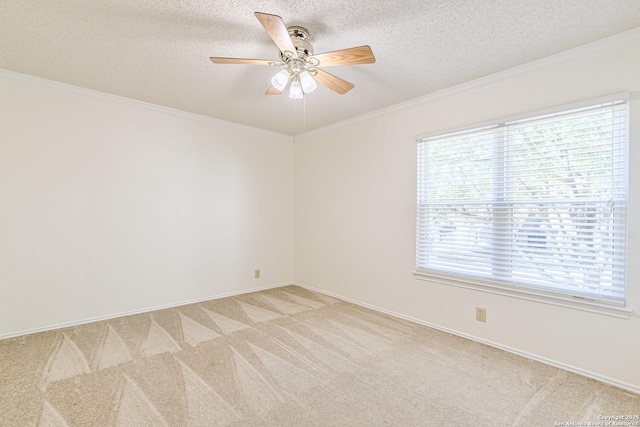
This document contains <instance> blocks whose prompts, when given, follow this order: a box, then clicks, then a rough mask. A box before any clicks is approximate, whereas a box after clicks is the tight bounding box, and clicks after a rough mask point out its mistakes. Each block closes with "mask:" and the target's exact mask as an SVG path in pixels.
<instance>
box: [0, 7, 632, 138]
mask: <svg viewBox="0 0 640 427" xmlns="http://www.w3.org/2000/svg"><path fill="white" fill-rule="evenodd" d="M254 11H260V12H266V13H272V14H277V15H280V16H281V17H282V18H283V19H284V21H285V23H286V24H287V25H302V26H304V27H306V28H307V29H308V30H309V31H310V33H311V35H310V42H311V43H312V44H313V46H314V49H315V52H316V53H321V52H326V51H331V50H337V49H344V48H348V47H353V46H360V45H363V44H368V45H370V46H371V48H372V49H373V52H374V54H375V56H376V59H377V62H376V63H375V64H368V65H354V66H341V67H332V68H331V69H329V70H328V71H330V72H331V73H333V74H335V75H337V76H339V77H341V78H343V79H345V80H348V81H350V82H352V83H354V84H355V89H353V90H352V91H351V92H348V93H347V94H345V95H342V96H341V95H338V94H336V93H334V92H332V91H330V90H329V89H327V88H325V87H320V88H319V89H318V90H317V91H315V92H314V93H312V94H310V95H309V96H308V97H307V99H306V102H305V103H306V105H305V106H304V107H305V108H306V120H303V117H302V110H303V103H302V102H301V101H298V102H297V103H296V122H295V124H294V121H293V119H294V103H293V101H292V100H290V99H288V98H287V96H286V95H282V96H265V95H264V92H265V91H266V89H267V88H268V87H269V79H270V77H271V76H272V75H273V74H275V72H276V71H277V69H276V68H274V67H269V66H249V65H214V64H212V63H211V62H210V61H209V57H210V56H234V57H245V58H260V59H277V57H278V50H277V48H276V47H275V45H274V44H273V42H272V41H271V39H270V38H269V36H268V35H267V34H266V32H265V31H264V29H263V27H262V26H261V25H260V23H259V22H258V20H257V19H256V18H255V17H254V15H253V12H254ZM635 27H640V1H638V0H615V1H612V0H563V1H558V0H396V1H387V0H351V1H339V0H291V1H286V2H285V1H276V0H266V1H250V0H226V1H214V0H209V1H205V0H165V1H162V0H108V1H106V0H40V1H38V0H0V68H3V69H6V70H11V71H16V72H19V73H25V74H30V75H34V76H38V77H43V78H46V79H51V80H56V81H59V82H64V83H69V84H72V85H76V86H81V87H86V88H90V89H95V90H98V91H102V92H106V93H110V94H115V95H120V96H124V97H127V98H133V99H137V100H141V101H146V102H150V103H153V104H158V105H163V106H167V107H171V108H175V109H179V110H183V111H188V112H192V113H197V114H202V115H205V116H210V117H214V118H217V119H222V120H228V121H232V122H236V123H241V124H245V125H249V126H255V127H258V128H262V129H267V130H272V131H276V132H281V133H285V134H299V133H301V132H303V130H307V131H309V130H313V129H316V128H319V127H322V126H326V125H329V124H332V123H335V122H339V121H342V120H345V119H348V118H351V117H355V116H358V115H361V114H365V113H368V112H371V111H374V110H378V109H380V108H384V107H387V106H390V105H393V104H397V103H400V102H403V101H407V100H410V99H413V98H416V97H419V96H423V95H426V94H429V93H432V92H435V91H438V90H440V89H444V88H447V87H450V86H453V85H456V84H458V83H462V82H465V81H468V80H472V79H475V78H478V77H482V76H485V75H488V74H492V73H495V72H497V71H501V70H504V69H507V68H511V67H514V66H516V65H520V64H523V63H526V62H530V61H532V60H535V59H538V58H542V57H545V56H548V55H551V54H554V53H557V52H561V51H564V50H568V49H570V48H573V47H577V46H580V45H583V44H586V43H589V42H592V41H595V40H598V39H601V38H604V37H607V36H610V35H614V34H617V33H621V32H624V31H626V30H629V29H632V28H635Z"/></svg>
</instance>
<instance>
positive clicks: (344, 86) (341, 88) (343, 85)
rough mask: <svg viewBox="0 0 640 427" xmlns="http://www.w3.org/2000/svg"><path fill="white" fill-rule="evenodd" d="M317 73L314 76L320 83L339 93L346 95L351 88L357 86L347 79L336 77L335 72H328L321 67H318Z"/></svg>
mask: <svg viewBox="0 0 640 427" xmlns="http://www.w3.org/2000/svg"><path fill="white" fill-rule="evenodd" d="M316 71H317V74H316V75H315V76H314V77H313V78H314V79H316V81H317V82H318V83H320V84H323V85H325V86H326V87H328V88H329V89H331V90H332V91H334V92H336V93H339V94H340V95H344V94H345V93H347V92H349V91H350V90H351V89H353V88H354V87H355V85H353V84H352V83H349V82H348V81H346V80H342V79H341V78H340V77H336V76H334V75H333V74H330V73H327V72H326V71H322V70H321V69H319V68H316Z"/></svg>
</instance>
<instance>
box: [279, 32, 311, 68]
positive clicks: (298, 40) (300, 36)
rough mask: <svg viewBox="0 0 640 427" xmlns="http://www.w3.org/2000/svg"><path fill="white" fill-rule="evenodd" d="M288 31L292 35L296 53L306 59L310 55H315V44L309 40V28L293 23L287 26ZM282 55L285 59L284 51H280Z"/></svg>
mask: <svg viewBox="0 0 640 427" xmlns="http://www.w3.org/2000/svg"><path fill="white" fill-rule="evenodd" d="M287 32H288V33H289V36H290V37H291V41H292V42H293V45H294V46H295V48H296V53H297V54H298V57H299V58H301V59H306V58H307V57H309V56H313V46H311V43H309V42H308V41H307V39H308V38H309V30H307V29H306V28H304V27H300V26H298V25H292V26H290V27H287ZM280 57H281V58H282V59H283V60H285V58H284V57H283V54H282V52H281V53H280Z"/></svg>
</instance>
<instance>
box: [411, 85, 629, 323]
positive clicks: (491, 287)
mask: <svg viewBox="0 0 640 427" xmlns="http://www.w3.org/2000/svg"><path fill="white" fill-rule="evenodd" d="M629 98H630V96H629V92H622V93H616V94H612V95H608V96H604V97H599V98H595V99H588V100H584V101H580V102H576V103H571V104H563V105H558V106H554V107H550V108H546V109H541V110H534V111H529V112H526V113H522V114H518V115H514V116H509V117H504V118H501V119H495V120H491V121H488V122H482V123H476V124H472V125H467V126H464V127H459V128H454V129H442V130H439V131H435V132H430V133H428V134H422V135H418V136H415V138H414V140H415V142H416V143H419V142H421V141H422V140H424V139H429V138H435V137H438V136H443V135H453V134H456V133H465V132H468V131H471V130H478V131H481V130H483V129H488V128H494V127H499V126H504V124H505V123H510V122H516V121H520V120H525V119H529V118H534V117H539V116H545V115H551V114H557V113H561V112H563V111H570V110H574V109H580V108H585V107H589V106H593V105H596V104H605V103H609V102H614V101H625V102H626V104H627V109H628V108H629V107H628V105H629ZM629 125H630V113H629V110H627V128H626V131H627V135H626V136H627V144H626V145H627V146H626V158H627V177H626V178H627V183H626V184H627V186H626V192H627V193H626V195H625V196H626V200H627V202H628V198H629V174H628V168H629V163H628V161H629V146H630V140H629ZM416 161H417V158H416ZM419 178H420V177H419V176H418V175H417V171H416V180H415V185H416V189H415V190H416V191H415V193H414V194H416V195H417V194H418V188H417V185H418V180H419ZM417 203H418V202H417V199H416V206H415V208H416V209H415V212H416V229H415V236H416V248H415V249H416V250H415V252H414V255H415V259H414V266H416V267H415V270H414V272H413V274H414V277H415V278H416V279H418V280H423V281H427V282H430V283H433V284H443V285H448V286H456V287H461V288H466V289H472V290H476V291H483V292H489V293H492V294H497V295H503V296H507V297H515V298H519V299H524V300H529V301H535V302H541V303H546V304H551V305H555V306H561V307H567V308H572V309H578V310H583V311H589V312H594V313H598V314H604V315H609V316H614V317H620V318H629V316H630V313H631V312H632V310H631V308H630V307H629V306H628V299H627V293H628V282H627V280H626V273H625V286H624V293H625V298H624V302H615V301H612V302H602V301H596V300H590V299H588V298H583V297H580V296H577V295H570V294H568V293H567V294H565V293H557V292H554V291H553V290H545V289H544V288H543V289H538V288H533V287H527V286H523V285H520V286H519V285H517V284H512V285H510V284H506V283H502V282H499V281H492V280H490V279H484V278H479V277H475V276H472V275H469V276H467V275H464V274H456V273H454V272H444V271H437V270H419V269H418V267H417V266H418V244H419V235H418V233H419V231H420V230H419V226H418V217H417V213H418V209H417V208H418V205H417ZM625 221H626V222H627V225H628V221H629V215H628V213H627V215H626V217H625ZM626 235H627V237H628V227H627V229H626ZM627 244H628V243H627ZM627 264H628V260H627V262H625V271H626V270H627Z"/></svg>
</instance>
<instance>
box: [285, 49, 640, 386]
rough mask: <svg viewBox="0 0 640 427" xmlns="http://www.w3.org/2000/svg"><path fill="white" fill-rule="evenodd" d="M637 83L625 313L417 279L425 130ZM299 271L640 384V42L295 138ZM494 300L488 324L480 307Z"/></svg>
mask: <svg viewBox="0 0 640 427" xmlns="http://www.w3.org/2000/svg"><path fill="white" fill-rule="evenodd" d="M621 91H631V92H632V101H631V103H630V111H631V143H630V146H631V148H630V155H631V161H630V164H631V170H630V203H629V217H630V218H631V220H630V221H629V243H628V259H629V267H628V301H629V304H630V306H631V307H632V308H633V309H634V310H636V312H634V313H633V314H632V317H631V318H629V319H620V318H615V317H610V316H605V315H601V314H595V313H589V312H585V311H578V310H573V309H568V308H563V307H557V306H553V305H548V304H542V303H539V302H532V301H526V300H522V299H515V298H511V297H506V296H500V295H495V294H490V293H486V292H480V291H475V290H468V289H462V288H457V287H451V286H446V285H443V284H434V283H428V282H425V281H420V280H417V279H415V278H414V277H413V275H412V272H413V270H414V269H415V220H416V213H415V208H416V144H415V139H416V137H417V136H419V135H421V134H426V133H431V132H436V131H444V130H447V129H453V128H458V127H461V126H467V125H472V124H475V123H482V122H486V121H488V120H491V119H498V118H501V117H508V116H512V115H515V114H520V113H525V112H528V111H535V110H539V109H543V108H549V107H553V106H556V105H563V104H568V103H573V102H577V101H581V100H585V99H590V98H595V97H599V96H604V95H609V94H613V93H617V92H621ZM298 141H299V142H298V143H297V144H296V159H295V170H296V172H295V177H296V179H295V218H296V228H295V280H296V281H297V282H299V283H302V284H305V285H308V286H312V287H316V288H319V289H322V290H325V291H328V292H332V293H335V294H338V295H341V296H344V297H347V298H351V299H354V300H357V301H360V302H363V303H366V304H370V305H374V306H377V307H381V308H383V309H386V310H390V311H393V312H396V313H400V314H402V315H405V316H410V317H413V318H417V319H420V320H422V321H424V322H428V323H431V324H434V325H437V326H439V327H442V328H447V329H449V330H453V331H456V332H458V333H461V334H466V335H468V336H473V337H476V338H478V339H481V340H485V341H489V342H493V343H496V344H498V345H501V346H504V347H510V348H513V349H515V350H517V351H520V352H524V353H529V354H531V355H534V356H537V357H540V358H546V359H549V360H551V361H554V362H556V363H558V364H565V365H568V366H570V367H573V368H575V369H576V370H580V371H584V372H587V373H589V374H591V375H593V376H596V377H599V378H601V379H609V380H611V381H612V382H614V383H618V384H622V385H625V384H626V385H627V386H628V388H631V389H635V390H637V391H640V318H639V317H638V314H637V310H640V265H639V264H638V262H637V260H638V259H640V235H639V232H640V224H639V223H638V221H637V220H638V218H640V169H639V168H638V167H637V165H640V45H634V46H631V47H627V48H624V49H619V50H617V51H615V52H613V53H607V54H602V55H599V56H595V57H590V58H588V59H583V60H580V61H578V62H572V63H569V64H565V65H561V66H558V67H555V68H551V69H547V70H545V71H538V72H535V73H533V74H529V75H525V76H521V77H518V78H515V79H513V80H509V81H503V82H501V83H496V84H494V85H492V86H489V87H485V88H481V89H478V90H475V91H472V92H468V93H464V94H459V95H456V96H451V97H447V98H443V99H440V100H435V101H432V102H424V103H421V104H418V105H413V106H409V107H407V108H404V109H401V110H397V111H394V112H389V113H386V114H383V115H379V116H376V117H373V118H370V119H367V120H363V121H358V122H352V123H351V124H345V125H344V126H341V127H334V128H328V129H325V130H324V131H318V132H315V133H310V134H308V135H307V136H305V137H299V138H298ZM476 306H480V307H485V308H486V309H487V319H488V320H487V323H486V324H484V323H480V322H477V321H476V320H475V307H476Z"/></svg>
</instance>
